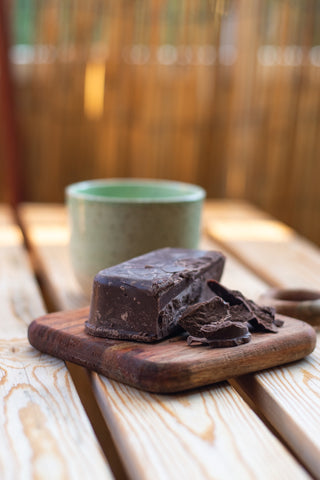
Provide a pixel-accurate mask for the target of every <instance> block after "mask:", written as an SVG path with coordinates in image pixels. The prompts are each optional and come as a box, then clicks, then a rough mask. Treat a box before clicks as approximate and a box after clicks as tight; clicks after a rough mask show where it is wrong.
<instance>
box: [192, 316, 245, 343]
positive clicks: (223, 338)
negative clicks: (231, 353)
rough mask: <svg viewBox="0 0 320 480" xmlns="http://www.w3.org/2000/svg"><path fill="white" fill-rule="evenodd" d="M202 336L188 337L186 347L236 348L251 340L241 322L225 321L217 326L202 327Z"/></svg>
mask: <svg viewBox="0 0 320 480" xmlns="http://www.w3.org/2000/svg"><path fill="white" fill-rule="evenodd" d="M201 333H202V334H203V336H200V337H195V336H193V335H189V337H188V338H187V342H188V345H192V344H193V343H202V344H204V345H209V346H211V347H215V348H223V347H236V346H238V345H242V344H244V343H248V342H250V340H251V335H250V332H249V330H248V327H247V326H246V325H245V324H244V323H242V322H232V321H226V322H221V323H217V324H212V323H211V324H208V325H205V326H203V327H202V329H201Z"/></svg>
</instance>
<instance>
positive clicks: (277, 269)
mask: <svg viewBox="0 0 320 480" xmlns="http://www.w3.org/2000/svg"><path fill="white" fill-rule="evenodd" d="M206 221H207V227H208V231H209V233H210V234H211V235H212V236H213V238H214V239H215V240H217V241H218V242H219V243H220V244H221V245H223V246H224V247H225V248H226V249H227V250H228V251H229V252H232V254H234V255H235V256H236V257H238V258H239V259H241V261H242V262H243V263H244V264H245V265H247V266H248V267H249V268H251V269H252V270H255V271H257V272H259V274H260V276H261V278H264V279H266V280H267V281H268V283H269V285H270V286H279V287H284V288H311V289H317V290H320V278H319V271H320V250H319V249H318V248H316V247H315V246H314V245H312V244H310V243H309V242H307V241H306V240H304V239H303V238H301V237H300V236H298V235H297V234H296V233H295V232H294V231H293V230H291V229H290V228H288V227H287V226H285V225H283V224H282V223H280V222H278V221H275V220H274V219H272V218H271V217H269V216H266V215H265V214H264V213H262V212H260V211H259V210H258V209H254V208H252V207H251V206H248V205H246V204H241V205H240V204H238V203H232V202H229V203H228V204H222V203H220V202H212V203H211V204H210V205H209V206H208V209H207V211H206ZM317 337H318V346H317V347H316V349H315V351H314V352H313V354H311V355H309V356H308V357H307V358H306V359H305V360H304V361H300V362H296V363H294V364H292V365H290V366H288V367H283V368H277V369H273V370H271V371H270V372H264V373H261V374H257V375H254V376H250V377H245V378H243V379H237V385H238V387H239V388H241V390H242V391H243V392H244V393H245V394H247V395H249V397H250V398H251V400H252V401H253V402H254V403H255V404H256V405H257V406H258V408H259V409H260V410H261V412H262V413H263V414H264V415H265V417H266V418H267V419H268V420H269V421H270V423H271V424H272V425H273V426H274V428H275V429H276V430H277V431H278V432H279V433H280V434H281V436H282V437H283V438H284V439H285V440H286V441H287V442H288V444H289V445H290V446H291V448H292V449H293V450H294V452H295V453H296V455H297V456H298V457H299V458H300V460H302V461H303V462H304V463H305V464H306V465H307V466H308V468H309V469H310V471H311V472H312V473H313V475H315V477H316V478H320V476H319V475H320V474H319V472H320V417H319V415H318V414H317V412H318V411H319V408H320V400H319V398H320V345H319V341H320V334H319V333H318V335H317Z"/></svg>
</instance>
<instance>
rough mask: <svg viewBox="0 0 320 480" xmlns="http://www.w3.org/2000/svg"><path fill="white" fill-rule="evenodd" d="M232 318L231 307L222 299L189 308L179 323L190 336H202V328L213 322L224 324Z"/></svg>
mask: <svg viewBox="0 0 320 480" xmlns="http://www.w3.org/2000/svg"><path fill="white" fill-rule="evenodd" d="M229 318H230V311H229V305H228V304H227V303H226V302H225V301H223V300H222V298H220V297H213V298H212V299H210V300H207V301H206V302H201V303H196V304H194V305H191V306H190V307H188V308H187V309H186V310H185V311H184V312H183V314H182V316H181V318H180V319H179V321H178V324H179V325H180V327H182V328H183V329H184V330H186V331H187V332H188V333H189V334H190V335H194V336H196V337H198V336H201V333H202V332H201V329H202V327H204V326H206V325H207V324H210V323H213V322H224V321H226V320H228V319H229Z"/></svg>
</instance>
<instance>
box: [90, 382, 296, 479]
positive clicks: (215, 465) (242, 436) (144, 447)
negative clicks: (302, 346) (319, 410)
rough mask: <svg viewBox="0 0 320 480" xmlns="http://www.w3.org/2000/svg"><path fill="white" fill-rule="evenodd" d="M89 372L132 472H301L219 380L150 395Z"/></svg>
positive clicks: (189, 475) (260, 475)
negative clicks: (201, 386)
mask: <svg viewBox="0 0 320 480" xmlns="http://www.w3.org/2000/svg"><path fill="white" fill-rule="evenodd" d="M93 380H94V386H95V389H96V394H97V398H98V400H99V403H100V406H101V409H102V412H103V414H104V415H105V418H106V421H107V422H108V423H109V424H110V428H111V429H112V431H113V433H114V437H115V439H116V441H117V444H118V446H119V449H120V452H121V454H122V457H123V458H125V459H126V461H127V464H128V465H129V466H130V475H131V478H133V479H141V480H147V479H151V478H152V479H155V480H165V479H167V478H168V476H169V478H170V480H180V479H181V478H183V479H188V480H189V479H190V480H193V479H195V478H197V479H221V480H222V479H227V478H230V479H231V478H236V479H243V480H244V479H246V480H248V479H253V478H254V479H266V480H269V479H270V478H272V479H277V480H280V479H281V480H282V479H288V480H289V479H291V478H301V477H304V475H305V473H304V472H303V471H302V470H299V469H297V468H296V465H294V464H293V463H292V462H291V461H289V456H288V452H287V451H286V450H285V448H284V447H283V446H282V445H281V444H280V443H279V442H278V440H276V438H275V437H274V436H273V435H272V434H271V433H270V431H269V430H267V429H266V428H265V426H264V424H263V423H262V422H261V421H260V420H259V419H258V418H257V417H256V415H255V414H254V413H253V411H252V410H250V409H249V408H248V406H247V404H245V403H244V401H243V400H242V398H241V397H240V396H239V395H237V394H236V393H235V391H234V390H233V389H232V388H231V387H230V385H228V384H226V383H221V384H216V385H214V386H212V387H211V388H206V389H200V390H196V391H193V392H190V393H182V394H175V395H156V394H150V393H146V392H143V391H139V390H136V389H134V388H132V387H129V386H127V385H124V384H121V383H117V382H114V381H112V380H109V379H106V378H105V377H102V376H99V375H97V374H93ZM168 472H170V473H169V474H168Z"/></svg>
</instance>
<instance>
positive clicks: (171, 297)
mask: <svg viewBox="0 0 320 480" xmlns="http://www.w3.org/2000/svg"><path fill="white" fill-rule="evenodd" d="M224 262H225V258H224V256H223V255H222V254H221V253H219V252H215V251H203V250H189V249H181V248H164V249H160V250H155V251H153V252H150V253H147V254H145V255H141V256H140V257H136V258H133V259H131V260H128V261H127V262H123V263H121V264H119V265H115V266H113V267H110V268H107V269H105V270H102V271H100V272H99V273H98V274H97V275H96V276H95V279H94V282H93V291H92V296H91V306H90V314H89V319H88V321H87V322H86V323H85V329H86V332H87V333H89V334H91V335H95V336H100V337H109V338H115V339H121V340H122V339H127V340H138V341H143V342H153V341H156V340H161V339H162V338H165V337H167V336H169V335H171V334H174V333H176V332H177V331H178V330H179V327H178V320H179V318H180V317H181V315H182V313H183V312H184V310H185V309H186V308H187V307H188V306H189V305H192V304H193V303H196V302H202V301H206V300H207V299H209V298H210V297H212V292H211V290H210V289H209V288H208V286H207V280H208V279H210V278H214V279H217V280H219V279H220V277H221V274H222V271H223V267H224Z"/></svg>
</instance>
